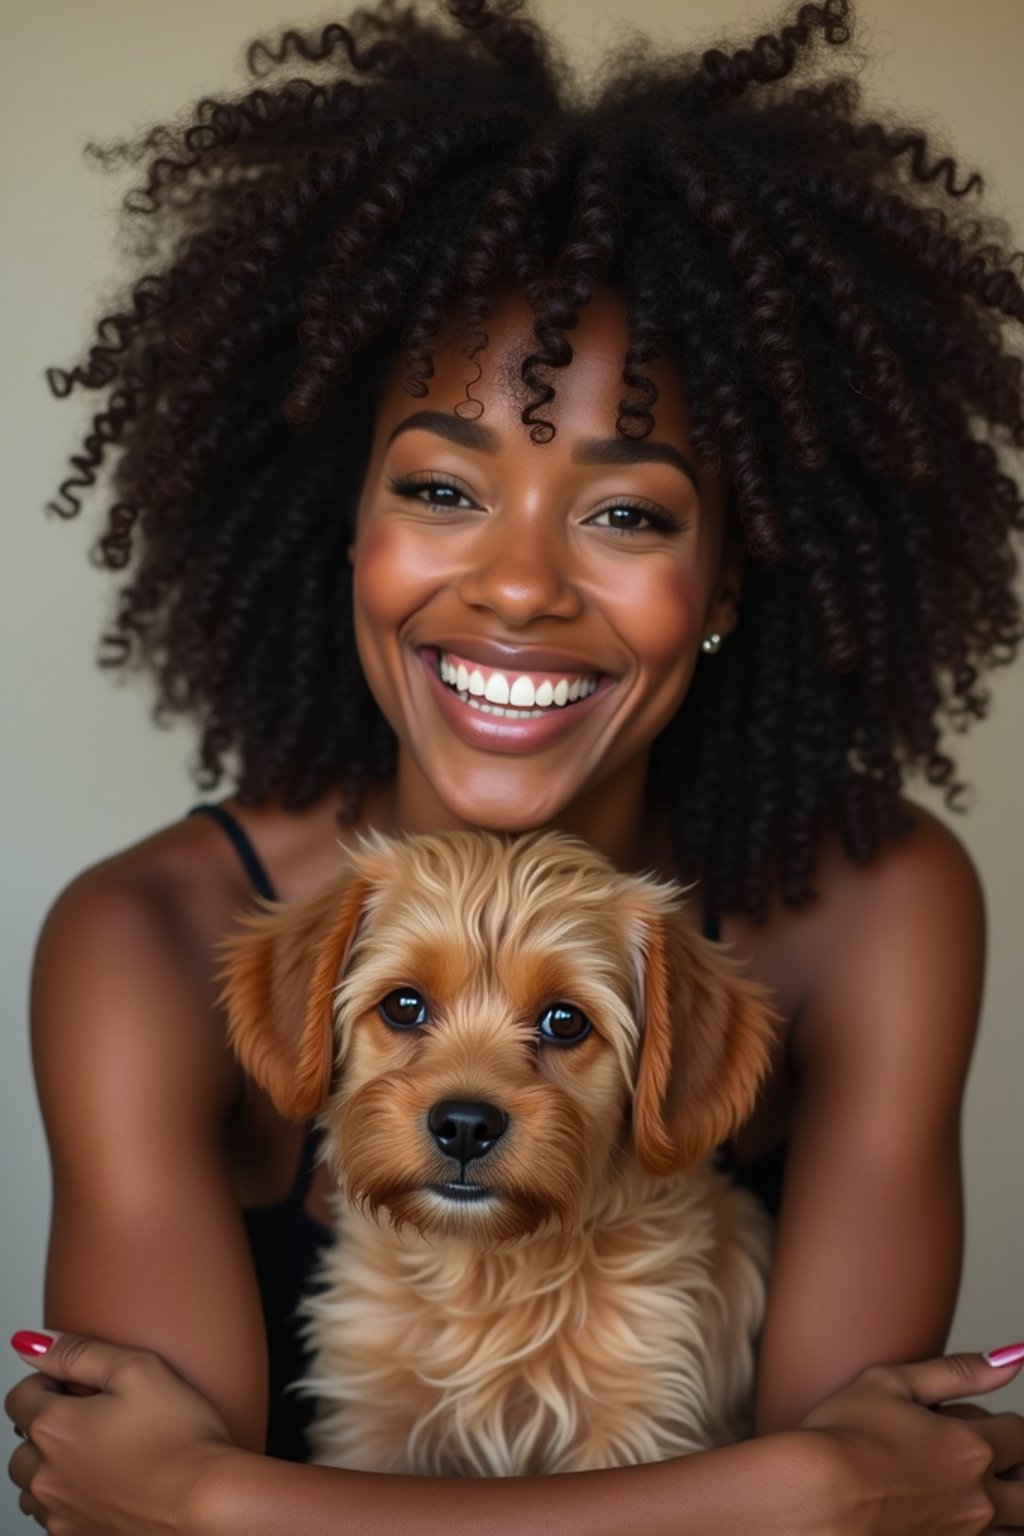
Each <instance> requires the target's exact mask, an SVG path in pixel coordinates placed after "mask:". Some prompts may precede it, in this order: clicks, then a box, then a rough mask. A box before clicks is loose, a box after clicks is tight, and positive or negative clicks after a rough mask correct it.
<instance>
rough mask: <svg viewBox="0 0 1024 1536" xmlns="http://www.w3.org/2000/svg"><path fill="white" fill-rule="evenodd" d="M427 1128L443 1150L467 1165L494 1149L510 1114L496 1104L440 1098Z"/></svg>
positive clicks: (431, 1113)
mask: <svg viewBox="0 0 1024 1536" xmlns="http://www.w3.org/2000/svg"><path fill="white" fill-rule="evenodd" d="M427 1125H428V1126H429V1127H430V1134H431V1136H433V1138H434V1140H435V1141H436V1142H437V1144H438V1146H439V1147H440V1148H441V1151H442V1152H446V1153H447V1154H448V1156H449V1157H454V1158H457V1159H458V1161H459V1162H460V1163H462V1164H466V1163H468V1162H469V1161H470V1160H471V1159H472V1158H474V1157H483V1155H484V1153H485V1152H489V1151H490V1150H491V1148H492V1147H493V1146H494V1143H495V1142H496V1141H497V1140H498V1137H499V1136H501V1135H503V1134H504V1131H505V1128H506V1127H507V1125H508V1115H506V1113H505V1111H504V1110H503V1109H499V1108H498V1107H497V1105H496V1104H479V1103H475V1102H468V1101H467V1100H465V1099H441V1100H440V1101H439V1103H437V1104H435V1105H433V1107H432V1108H431V1110H430V1113H429V1114H428V1115H427Z"/></svg>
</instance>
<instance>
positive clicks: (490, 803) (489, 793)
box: [435, 775, 572, 833]
mask: <svg viewBox="0 0 1024 1536" xmlns="http://www.w3.org/2000/svg"><path fill="white" fill-rule="evenodd" d="M502 779H504V775H502ZM459 789H460V793H459V794H458V795H455V794H453V793H452V787H451V786H450V785H445V788H444V792H441V789H440V786H435V792H437V793H438V794H439V795H440V798H441V799H442V800H443V801H444V803H445V804H446V805H447V807H448V809H449V810H450V811H451V812H452V814H453V815H454V816H456V817H458V819H459V820H460V821H461V822H463V823H464V824H465V825H466V826H469V827H475V828H478V829H479V830H480V831H483V832H509V833H519V832H532V831H534V830H535V829H536V828H539V827H546V826H550V825H551V824H552V823H554V822H556V821H557V820H558V818H559V817H560V816H561V815H562V813H563V812H564V811H565V810H566V808H567V806H568V805H569V803H570V801H571V799H572V796H570V795H568V794H556V793H553V792H552V790H553V787H552V786H551V785H550V784H546V785H539V786H538V792H537V793H536V794H530V793H529V786H527V785H524V784H523V783H522V780H521V779H515V780H514V781H513V782H512V783H505V784H504V785H494V786H493V787H492V786H491V785H479V784H477V785H471V786H469V785H464V784H463V785H460V786H459Z"/></svg>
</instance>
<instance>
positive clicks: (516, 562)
mask: <svg viewBox="0 0 1024 1536" xmlns="http://www.w3.org/2000/svg"><path fill="white" fill-rule="evenodd" d="M459 596H460V597H461V598H462V601H463V602H464V603H466V604H468V605H469V606H470V607H471V608H489V609H491V611H492V612H493V613H495V614H497V615H498V616H499V618H501V619H502V621H503V622H504V623H506V624H508V625H509V627H510V628H516V629H518V628H521V627H522V626H523V625H524V624H530V623H532V622H533V621H534V620H536V619H543V618H558V619H571V618H575V617H576V615H577V614H578V613H579V612H580V610H581V608H582V606H583V603H582V598H581V595H580V592H579V590H578V589H577V587H576V585H575V584H574V581H573V573H572V571H571V569H570V551H569V550H568V549H567V548H566V547H565V541H564V539H562V538H555V537H553V536H550V535H548V536H545V533H544V532H543V531H542V530H541V529H539V528H538V527H537V526H536V523H534V522H533V520H532V519H528V520H525V521H524V522H519V523H517V522H514V521H512V520H510V521H509V522H505V521H504V520H503V519H502V520H500V522H499V520H498V519H496V520H495V524H494V525H493V526H492V528H491V529H489V530H488V532H487V535H486V537H485V538H484V539H483V540H481V543H480V545H479V546H478V548H477V550H476V552H475V557H474V559H473V561H472V563H471V564H470V565H469V566H468V568H467V569H466V570H465V571H464V573H463V576H462V579H461V581H460V582H459Z"/></svg>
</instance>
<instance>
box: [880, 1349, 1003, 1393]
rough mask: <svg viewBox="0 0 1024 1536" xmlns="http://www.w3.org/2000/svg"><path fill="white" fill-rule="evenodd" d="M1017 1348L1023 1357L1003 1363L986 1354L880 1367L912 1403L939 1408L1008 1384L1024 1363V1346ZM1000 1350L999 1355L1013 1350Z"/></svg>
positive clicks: (945, 1357) (959, 1355) (944, 1357)
mask: <svg viewBox="0 0 1024 1536" xmlns="http://www.w3.org/2000/svg"><path fill="white" fill-rule="evenodd" d="M1016 1348H1017V1349H1019V1350H1020V1355H1019V1357H1018V1358H1010V1359H1008V1360H1007V1361H1006V1363H1005V1364H999V1365H993V1364H992V1363H991V1361H990V1360H989V1359H988V1358H987V1357H986V1356H985V1355H971V1354H958V1355H941V1356H940V1357H939V1358H938V1359H935V1360H919V1361H916V1362H915V1363H914V1364H912V1365H887V1366H882V1367H878V1368H877V1369H879V1370H881V1371H882V1372H884V1374H885V1375H886V1376H887V1377H888V1378H889V1379H890V1382H891V1384H892V1385H893V1386H895V1385H896V1382H897V1381H898V1382H899V1384H900V1386H901V1387H902V1389H903V1394H904V1395H905V1396H906V1397H907V1398H909V1400H910V1401H911V1402H915V1403H920V1404H921V1405H922V1407H924V1408H937V1407H938V1405H939V1404H940V1403H948V1402H950V1401H951V1400H953V1399H955V1398H958V1397H978V1396H980V1395H982V1394H984V1393H986V1392H998V1391H999V1389H1000V1387H1005V1386H1008V1385H1009V1383H1010V1382H1011V1381H1013V1379H1014V1377H1015V1376H1016V1375H1017V1374H1018V1372H1019V1371H1020V1368H1021V1366H1022V1365H1024V1345H1018V1346H1016ZM996 1353H997V1357H998V1356H999V1355H1006V1354H1009V1353H1010V1352H1009V1351H1008V1350H1007V1351H997V1352H996Z"/></svg>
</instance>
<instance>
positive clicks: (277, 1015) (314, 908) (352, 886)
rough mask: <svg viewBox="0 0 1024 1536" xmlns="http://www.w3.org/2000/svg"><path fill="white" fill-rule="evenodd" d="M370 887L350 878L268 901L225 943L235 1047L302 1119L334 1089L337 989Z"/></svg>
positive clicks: (257, 1077) (280, 1105) (278, 1103)
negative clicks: (305, 894)
mask: <svg viewBox="0 0 1024 1536" xmlns="http://www.w3.org/2000/svg"><path fill="white" fill-rule="evenodd" d="M367 889H368V887H367V884H366V882H365V881H363V880H360V879H356V878H354V877H351V876H349V877H347V878H346V879H345V880H343V881H341V882H335V883H333V884H331V885H330V886H328V887H326V888H325V889H324V890H323V891H318V892H317V894H316V895H315V896H311V897H309V898H308V899H307V900H305V901H296V902H288V903H276V902H273V903H272V902H266V903H263V904H262V910H261V911H260V912H259V913H256V914H253V915H247V916H246V917H243V918H242V919H241V924H242V927H241V931H240V932H238V933H237V934H233V935H232V936H231V938H229V939H225V940H224V941H223V942H222V943H221V944H220V946H219V949H220V953H221V955H222V957H223V959H224V961H225V965H224V968H223V970H222V971H221V972H220V975H219V978H218V979H219V980H221V981H223V983H224V990H223V992H222V994H221V1000H222V1002H223V1003H224V1004H225V1006H226V1008H227V1014H228V1034H229V1037H230V1039H231V1044H232V1045H233V1046H234V1049H235V1052H236V1054H237V1056H238V1059H239V1061H240V1062H241V1063H242V1066H243V1067H244V1068H245V1070H246V1072H248V1074H249V1076H250V1077H251V1078H253V1079H254V1081H255V1082H257V1083H258V1084H259V1086H260V1087H261V1088H262V1089H264V1091H265V1092H266V1093H267V1094H268V1095H269V1096H270V1098H271V1100H272V1102H273V1103H274V1105H275V1107H276V1108H277V1109H278V1110H279V1111H280V1113H281V1114H282V1115H287V1116H289V1117H290V1118H292V1119H295V1120H304V1119H306V1118H308V1116H310V1115H311V1114H313V1113H314V1112H315V1111H316V1110H318V1109H319V1108H320V1106H321V1105H322V1104H323V1102H324V1100H325V1099H326V1097H327V1095H328V1093H329V1091H330V1086H331V1076H332V1069H333V1062H334V1028H333V1023H334V1020H333V998H334V990H335V987H336V986H337V984H338V981H339V978H340V974H341V970H342V967H343V964H344V959H345V953H346V951H347V950H348V947H349V945H350V944H351V942H352V940H353V938H354V937H355V932H356V928H357V926H358V924H359V919H360V916H361V915H362V911H363V904H364V902H365V899H366V894H367Z"/></svg>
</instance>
